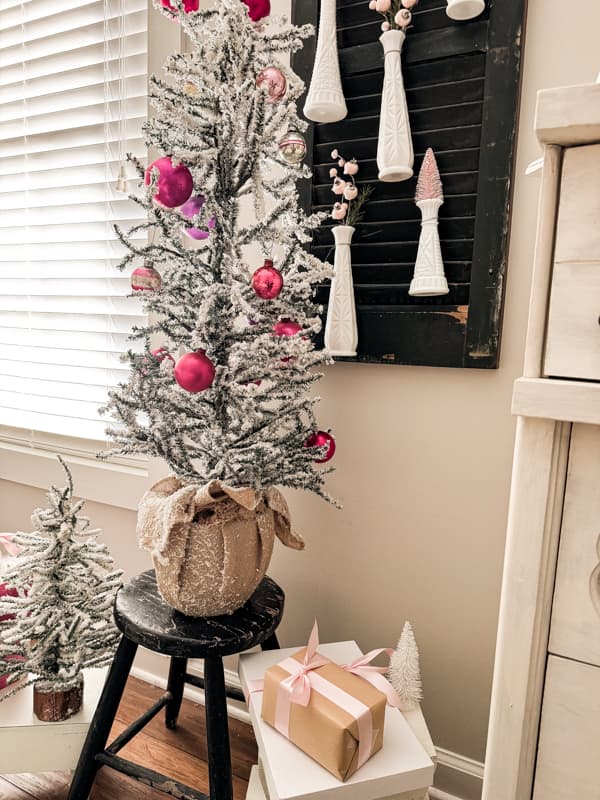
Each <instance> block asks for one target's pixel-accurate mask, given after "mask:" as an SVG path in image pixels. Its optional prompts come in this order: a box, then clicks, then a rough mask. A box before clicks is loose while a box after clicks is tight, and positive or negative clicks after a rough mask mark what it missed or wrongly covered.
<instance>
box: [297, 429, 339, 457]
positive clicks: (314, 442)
mask: <svg viewBox="0 0 600 800" xmlns="http://www.w3.org/2000/svg"><path fill="white" fill-rule="evenodd" d="M304 446H305V447H327V450H326V451H325V455H324V456H323V457H322V458H315V464H324V463H325V462H326V461H330V460H331V459H332V458H333V456H334V454H335V439H334V438H333V436H332V435H331V434H330V433H327V432H326V431H317V432H316V433H311V435H310V436H309V437H308V439H307V440H306V441H305V442H304Z"/></svg>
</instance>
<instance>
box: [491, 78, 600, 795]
mask: <svg viewBox="0 0 600 800" xmlns="http://www.w3.org/2000/svg"><path fill="white" fill-rule="evenodd" d="M536 131H537V135H538V138H539V140H540V142H541V143H542V145H543V146H544V170H543V177H542V188H541V195H540V206H539V218H538V231H537V245H536V254H535V268H534V276H533V286H532V294H531V306H530V315H529V326H528V334H527V348H526V355H525V366H524V373H523V377H522V378H520V379H519V380H518V381H516V383H515V388H514V394H513V412H514V413H515V414H517V415H518V423H517V439H516V444H515V455H514V469H513V479H512V487H511V499H510V511H509V520H508V538H507V546H506V557H505V566H504V577H503V586H502V600H501V609H500V625H499V631H498V644H497V651H496V664H495V670H494V686H493V693H492V709H491V717H490V727H489V736H488V745H487V754H486V766H485V777H484V788H483V798H484V800H531V798H533V800H571V798H573V800H575V798H577V800H600V85H597V84H591V85H586V86H578V87H569V88H563V89H552V90H546V91H543V92H540V93H539V95H538V107H537V114H536Z"/></svg>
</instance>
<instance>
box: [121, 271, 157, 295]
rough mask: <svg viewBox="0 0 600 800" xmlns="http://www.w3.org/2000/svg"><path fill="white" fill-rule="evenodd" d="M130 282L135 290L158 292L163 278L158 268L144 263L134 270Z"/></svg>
mask: <svg viewBox="0 0 600 800" xmlns="http://www.w3.org/2000/svg"><path fill="white" fill-rule="evenodd" d="M129 282H130V284H131V288H132V289H133V291H134V292H157V291H158V290H159V289H160V287H161V284H162V279H161V277H160V272H159V271H158V270H156V269H154V267H147V266H145V265H144V266H143V267H136V268H135V269H134V270H133V272H132V273H131V278H130V281H129Z"/></svg>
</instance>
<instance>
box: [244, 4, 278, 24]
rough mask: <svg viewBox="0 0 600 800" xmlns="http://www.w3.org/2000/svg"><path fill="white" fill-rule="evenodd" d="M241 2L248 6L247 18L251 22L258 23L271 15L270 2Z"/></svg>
mask: <svg viewBox="0 0 600 800" xmlns="http://www.w3.org/2000/svg"><path fill="white" fill-rule="evenodd" d="M243 2H244V3H245V4H246V5H247V6H248V16H249V17H250V19H251V20H252V22H258V20H259V19H263V17H268V16H269V14H270V13H271V3H270V0H243Z"/></svg>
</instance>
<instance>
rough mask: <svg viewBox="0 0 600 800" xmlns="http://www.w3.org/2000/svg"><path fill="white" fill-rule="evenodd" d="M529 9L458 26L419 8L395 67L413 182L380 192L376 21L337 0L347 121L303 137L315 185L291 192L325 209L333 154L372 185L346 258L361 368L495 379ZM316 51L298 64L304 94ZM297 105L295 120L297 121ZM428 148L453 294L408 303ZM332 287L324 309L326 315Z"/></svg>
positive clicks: (298, 2)
mask: <svg viewBox="0 0 600 800" xmlns="http://www.w3.org/2000/svg"><path fill="white" fill-rule="evenodd" d="M524 6H525V0H488V3H487V8H486V11H485V12H484V14H482V16H481V17H478V18H477V19H475V20H473V21H470V22H465V23H456V22H453V21H452V20H450V19H449V18H448V17H447V16H446V13H445V11H446V0H420V2H419V5H418V6H417V7H416V8H415V9H414V10H413V11H414V13H413V26H412V27H411V28H410V29H409V31H408V35H407V37H406V41H405V43H404V47H403V53H402V64H403V75H404V82H405V87H406V96H407V102H408V109H409V114H410V122H411V129H412V134H413V145H414V149H415V177H413V178H411V179H410V180H407V181H402V182H400V183H381V182H379V181H377V165H376V162H375V154H376V150H377V132H378V126H379V108H380V102H381V87H382V82H383V54H382V48H381V44H380V43H379V41H378V38H379V35H380V25H381V21H382V17H381V16H380V15H379V14H377V13H376V12H374V11H370V10H369V7H368V0H359V1H358V2H356V1H355V0H352V1H350V0H338V2H337V24H338V46H339V53H340V68H341V72H342V82H343V85H344V93H345V96H346V102H347V105H348V116H347V117H346V119H344V120H342V121H341V122H336V123H332V124H311V126H310V128H309V131H308V135H307V140H308V153H309V155H308V158H309V163H311V165H312V166H313V168H314V174H313V180H312V183H311V182H308V181H301V182H300V191H301V193H302V199H303V203H304V205H305V207H306V208H313V209H315V210H327V211H329V210H330V209H331V206H332V205H333V202H334V200H335V199H336V198H335V195H334V194H333V193H332V192H331V188H330V187H331V180H330V178H329V168H330V167H331V166H333V164H332V160H331V158H330V151H331V150H332V148H333V147H337V148H338V149H339V150H340V151H341V152H342V153H343V155H344V156H345V157H346V158H352V157H353V156H355V157H356V158H357V159H358V160H359V161H360V172H359V174H358V176H357V178H358V183H359V186H360V184H361V183H364V182H366V183H373V185H374V191H373V194H372V195H371V199H370V201H369V203H368V205H367V206H366V207H365V219H364V221H363V222H362V223H361V224H360V225H358V227H357V230H356V233H355V235H354V239H353V244H352V262H353V274H354V283H355V296H356V303H357V311H358V326H359V346H358V356H357V358H356V359H341V360H349V361H353V360H357V361H365V362H381V363H396V364H422V365H430V366H448V367H485V368H494V367H497V366H498V354H499V343H500V330H501V322H502V303H503V296H504V278H505V272H506V258H507V245H508V226H509V204H510V185H511V170H512V162H513V152H514V143H515V132H516V120H517V104H518V90H519V69H520V51H521V34H522V25H523V20H524ZM292 14H293V19H294V22H296V23H297V24H301V23H304V22H312V23H313V24H315V26H316V24H317V21H318V0H293V6H292ZM315 44H316V38H315V39H311V40H309V41H308V43H307V44H306V46H305V48H304V49H303V50H302V51H300V53H298V54H297V55H296V56H295V58H294V61H293V66H294V69H295V70H296V72H298V74H299V75H301V77H302V78H303V79H304V80H305V81H306V82H307V84H308V83H309V81H310V76H311V73H312V64H313V61H314V53H315ZM303 104H304V98H302V99H301V101H300V104H299V107H300V109H302V107H303ZM427 147H432V148H433V149H434V151H435V155H436V159H437V161H438V165H439V168H440V172H441V174H442V181H443V185H444V197H445V202H444V205H443V206H442V207H441V209H440V238H441V243H442V255H443V258H444V265H445V268H446V276H447V278H448V283H449V286H450V293H449V294H448V295H446V296H444V297H432V298H413V297H410V296H409V294H408V286H409V283H410V280H411V277H412V273H413V269H414V263H415V259H416V254H417V243H418V238H419V230H420V212H419V209H418V208H417V207H416V206H415V204H414V193H415V185H416V175H417V174H418V170H419V168H420V166H421V161H422V159H423V155H424V153H425V149H426V148H427ZM331 224H332V221H331V220H328V221H326V222H325V223H324V224H323V226H322V227H321V229H320V230H318V231H317V232H316V234H315V237H314V241H313V244H312V249H313V252H314V253H315V254H316V255H318V256H319V257H321V258H324V259H326V260H329V261H333V236H332V234H331V230H330V228H331ZM327 296H328V287H322V289H321V290H320V292H319V301H320V302H322V303H324V304H325V305H326V303H327Z"/></svg>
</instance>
